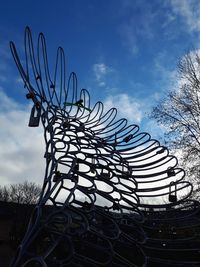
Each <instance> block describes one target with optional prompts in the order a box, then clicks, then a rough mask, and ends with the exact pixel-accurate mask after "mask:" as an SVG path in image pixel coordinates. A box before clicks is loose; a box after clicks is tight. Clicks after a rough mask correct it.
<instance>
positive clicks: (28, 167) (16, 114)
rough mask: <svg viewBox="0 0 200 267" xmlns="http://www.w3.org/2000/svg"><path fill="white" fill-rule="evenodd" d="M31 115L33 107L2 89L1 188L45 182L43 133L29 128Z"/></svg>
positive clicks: (0, 117)
mask: <svg viewBox="0 0 200 267" xmlns="http://www.w3.org/2000/svg"><path fill="white" fill-rule="evenodd" d="M29 114H30V107H28V106H26V107H25V108H24V106H22V105H20V104H18V103H17V102H15V101H14V100H12V99H11V98H9V97H8V96H7V95H6V94H5V93H4V92H3V91H2V90H0V124H1V131H0V170H1V176H0V185H5V184H11V183H18V182H23V181H24V180H29V181H33V182H36V183H40V184H42V182H43V176H44V166H45V162H44V160H43V155H44V141H43V131H42V128H41V127H40V128H29V127H28V126H27V124H28V120H29Z"/></svg>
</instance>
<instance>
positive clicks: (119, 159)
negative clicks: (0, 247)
mask: <svg viewBox="0 0 200 267" xmlns="http://www.w3.org/2000/svg"><path fill="white" fill-rule="evenodd" d="M24 45H25V60H24V61H25V66H23V64H22V61H20V58H19V55H18V53H17V50H16V48H15V45H14V43H13V42H11V43H10V48H11V52H12V55H13V57H14V60H15V63H16V65H17V68H18V70H19V73H20V74H21V77H22V79H23V82H24V87H25V88H26V89H27V90H28V93H27V95H26V97H27V99H29V100H31V101H32V102H33V107H32V110H31V114H30V120H29V126H30V127H38V126H39V123H40V122H41V123H42V125H43V128H44V140H45V143H46V151H45V154H44V157H45V159H46V169H45V177H44V182H43V187H42V193H41V196H40V199H39V201H38V204H37V205H36V208H35V210H34V213H33V215H32V217H31V219H30V223H29V226H28V229H27V232H26V234H25V237H24V239H23V241H22V243H21V245H20V247H19V249H18V252H17V254H16V257H15V259H14V260H13V262H12V264H11V266H12V267H19V266H20V267H30V266H42V267H46V266H48V267H51V266H52V267H53V266H62V267H64V266H70V267H73V266H74V267H75V266H87V267H90V266H91V267H92V266H113V267H120V266H121V267H122V266H123V267H126V266H127V267H128V266H129V267H130V266H132V267H134V266H137V267H142V266H143V267H144V266H146V265H147V256H146V253H144V250H145V249H146V247H145V242H146V240H147V239H148V236H147V234H146V228H145V227H147V228H148V227H152V229H154V227H155V226H152V225H150V226H149V225H148V223H144V221H145V218H146V217H147V216H146V214H147V212H151V210H152V209H154V210H159V211H162V210H163V211H164V210H181V209H184V208H185V207H186V206H187V203H191V204H189V206H190V208H188V209H191V207H193V206H194V205H193V202H190V201H189V200H188V198H189V196H190V195H191V192H192V185H191V183H189V182H188V181H185V180H184V176H185V173H184V170H183V169H181V168H179V167H177V164H178V162H177V159H176V157H175V156H171V155H169V151H168V149H167V148H166V147H164V146H162V145H160V143H159V142H158V141H157V140H154V139H152V138H151V136H150V135H149V134H148V133H145V132H140V130H139V127H138V126H137V125H135V124H131V125H129V124H128V122H127V120H126V119H124V118H122V119H117V117H116V116H117V110H116V108H111V109H110V110H108V111H105V109H104V105H103V103H102V102H97V103H96V104H94V105H91V101H90V95H89V92H88V91H87V90H86V89H81V90H80V91H78V86H77V77H76V74H75V73H74V72H72V73H71V74H70V75H69V78H68V79H66V69H65V68H66V66H65V55H64V51H63V49H62V48H61V47H59V48H58V49H57V55H56V64H55V71H54V73H53V75H51V73H50V70H49V66H48V57H47V50H46V41H45V38H44V35H43V34H42V33H40V34H39V36H38V41H37V47H36V49H35V48H34V45H33V41H32V36H31V31H30V29H29V28H28V27H27V28H26V30H25V37H24ZM47 204H48V205H47ZM183 207H184V208H183ZM146 222H147V220H146ZM158 261H159V259H158ZM163 266H164V265H163Z"/></svg>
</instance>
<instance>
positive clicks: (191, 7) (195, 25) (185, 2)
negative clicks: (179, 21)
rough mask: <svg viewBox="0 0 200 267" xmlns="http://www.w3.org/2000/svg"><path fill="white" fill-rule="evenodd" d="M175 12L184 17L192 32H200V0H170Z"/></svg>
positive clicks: (184, 21)
mask: <svg viewBox="0 0 200 267" xmlns="http://www.w3.org/2000/svg"><path fill="white" fill-rule="evenodd" d="M170 4H171V7H172V11H173V12H174V14H176V15H179V16H181V17H182V18H183V23H184V24H185V25H186V26H187V29H188V30H189V31H190V32H193V31H194V32H200V15H199V14H200V1H199V0H170Z"/></svg>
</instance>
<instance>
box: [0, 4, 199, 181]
mask: <svg viewBox="0 0 200 267" xmlns="http://www.w3.org/2000/svg"><path fill="white" fill-rule="evenodd" d="M199 14H200V1H199V0H163V1H160V0H151V1H149V0H138V1H137V0H73V1H68V0H60V1H53V0H48V1H47V0H43V1H38V0H35V1H31V0H30V1H22V0H17V1H11V0H7V1H2V3H1V9H0V123H1V126H2V125H3V127H2V129H1V130H0V140H1V141H0V151H1V152H0V162H1V163H0V169H1V173H2V174H1V175H2V178H1V182H0V184H6V183H11V182H18V181H20V180H24V179H29V178H31V179H32V180H34V179H35V181H40V180H41V172H42V169H43V167H42V165H43V162H41V161H40V162H38V161H37V160H36V158H40V157H42V155H43V145H42V144H43V141H42V129H30V128H28V127H27V121H28V116H29V111H30V105H29V104H28V103H27V100H26V99H25V94H26V92H25V89H24V88H23V85H22V84H21V83H20V80H19V75H18V72H17V69H16V67H15V65H14V62H13V59H12V57H11V54H10V50H9V41H10V40H13V41H14V42H15V43H16V46H17V47H18V49H19V51H20V53H21V56H22V58H23V33H24V28H25V26H26V25H28V26H30V28H31V29H32V33H33V38H34V39H35V40H36V38H37V34H38V33H39V32H41V31H42V32H43V33H44V34H45V36H46V41H47V46H48V56H49V60H50V66H51V69H52V70H53V68H54V60H55V55H56V48H57V47H58V46H62V47H63V48H64V50H65V53H66V61H67V71H68V73H67V74H66V75H67V76H68V75H69V72H70V71H75V72H76V73H77V76H78V82H79V88H86V89H88V90H89V92H90V94H91V98H92V101H93V103H95V102H96V101H98V100H101V101H103V102H104V103H105V105H106V107H112V106H115V107H117V108H118V110H119V117H122V116H123V117H126V118H128V120H129V121H130V123H136V124H139V125H140V126H141V128H142V130H145V131H148V132H150V133H151V134H152V135H153V136H154V137H156V138H162V135H163V132H162V130H160V129H159V127H156V125H155V122H153V121H150V120H149V119H148V118H147V114H148V112H149V111H150V110H151V107H152V106H153V105H155V103H156V101H158V100H159V99H161V98H162V97H163V96H164V95H165V94H166V93H167V91H169V90H170V89H173V88H174V87H175V86H176V83H177V74H176V65H177V63H178V60H179V59H181V57H182V56H183V55H184V54H185V53H186V52H187V51H188V50H196V49H199V48H200V15H199ZM33 142H34V147H33ZM39 155H40V156H39ZM30 162H31V163H32V165H31V167H29V165H30V164H29V163H30ZM33 173H34V174H33ZM30 174H31V175H32V176H31V177H30ZM28 176H29V177H28Z"/></svg>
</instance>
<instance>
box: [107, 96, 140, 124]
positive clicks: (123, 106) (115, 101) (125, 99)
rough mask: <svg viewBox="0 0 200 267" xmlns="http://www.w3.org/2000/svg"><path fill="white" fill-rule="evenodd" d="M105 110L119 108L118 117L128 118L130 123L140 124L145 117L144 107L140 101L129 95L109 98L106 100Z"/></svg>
mask: <svg viewBox="0 0 200 267" xmlns="http://www.w3.org/2000/svg"><path fill="white" fill-rule="evenodd" d="M104 106H105V109H106V110H108V109H110V108H112V107H115V108H117V110H118V117H119V118H126V119H128V121H129V122H132V123H140V122H141V120H142V117H143V115H144V114H143V112H142V105H141V103H140V102H139V100H136V99H135V98H133V97H131V96H128V95H127V94H118V95H114V96H108V97H107V98H106V99H105V100H104Z"/></svg>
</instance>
